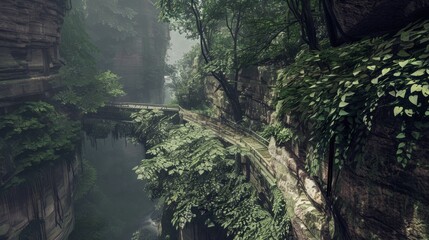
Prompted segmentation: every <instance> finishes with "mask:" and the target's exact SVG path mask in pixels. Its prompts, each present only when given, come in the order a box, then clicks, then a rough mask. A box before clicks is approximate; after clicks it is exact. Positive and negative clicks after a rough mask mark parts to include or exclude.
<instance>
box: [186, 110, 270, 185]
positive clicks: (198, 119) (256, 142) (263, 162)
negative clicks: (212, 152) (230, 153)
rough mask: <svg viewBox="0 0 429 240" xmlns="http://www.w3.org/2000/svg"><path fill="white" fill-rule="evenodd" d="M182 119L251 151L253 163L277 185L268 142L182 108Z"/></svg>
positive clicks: (227, 123)
mask: <svg viewBox="0 0 429 240" xmlns="http://www.w3.org/2000/svg"><path fill="white" fill-rule="evenodd" d="M180 114H181V116H182V118H183V119H184V120H186V121H188V122H193V123H196V124H199V125H201V126H203V127H207V128H208V129H210V130H212V131H213V132H214V133H215V134H216V135H217V136H219V137H220V138H222V139H224V140H225V141H227V142H229V143H231V144H234V145H238V146H241V147H244V148H246V149H248V150H250V154H251V157H252V158H253V159H252V160H253V163H254V164H255V165H257V166H258V168H259V170H260V171H261V173H262V174H263V175H264V177H265V178H266V180H267V181H268V182H269V184H270V185H271V186H273V185H275V184H276V179H275V173H274V171H273V168H272V167H271V155H270V153H269V152H268V141H267V140H265V141H263V140H262V139H261V138H262V137H261V136H259V135H256V136H255V134H256V133H253V132H251V131H245V130H244V129H243V128H240V127H239V126H238V125H236V126H234V123H232V122H226V121H225V120H219V119H214V118H210V117H207V116H203V115H200V114H197V113H194V112H191V111H189V110H185V109H183V108H180Z"/></svg>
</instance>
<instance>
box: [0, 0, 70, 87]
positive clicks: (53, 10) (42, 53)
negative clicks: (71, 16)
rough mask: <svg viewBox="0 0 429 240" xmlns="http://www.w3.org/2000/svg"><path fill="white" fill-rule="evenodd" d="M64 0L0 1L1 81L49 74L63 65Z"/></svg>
mask: <svg viewBox="0 0 429 240" xmlns="http://www.w3.org/2000/svg"><path fill="white" fill-rule="evenodd" d="M64 4H65V1H62V0H61V1H56V0H3V1H1V3H0V81H1V80H10V79H19V78H30V77H34V76H47V75H49V74H52V73H55V72H56V71H57V70H58V68H59V67H60V65H61V64H60V61H59V54H58V45H59V41H60V27H61V24H62V22H63V17H64V11H65V9H64Z"/></svg>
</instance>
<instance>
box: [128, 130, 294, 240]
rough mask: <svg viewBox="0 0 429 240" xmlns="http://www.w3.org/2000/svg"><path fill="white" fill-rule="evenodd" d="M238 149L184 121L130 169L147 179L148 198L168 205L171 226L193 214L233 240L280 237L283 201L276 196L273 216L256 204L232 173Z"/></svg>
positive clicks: (283, 226) (284, 230) (242, 181)
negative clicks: (162, 201)
mask: <svg viewBox="0 0 429 240" xmlns="http://www.w3.org/2000/svg"><path fill="white" fill-rule="evenodd" d="M240 152H241V149H239V148H238V147H236V146H230V147H225V146H224V145H223V143H222V142H221V141H220V140H219V139H217V138H216V136H215V135H214V134H213V133H212V132H210V131H207V130H204V129H203V128H201V127H199V126H196V125H193V124H186V125H184V126H180V127H178V128H173V129H171V130H170V131H169V133H168V136H167V137H166V138H165V139H164V140H163V141H161V142H159V143H158V144H157V145H156V146H154V147H152V148H151V149H150V150H149V151H148V153H149V154H150V155H151V156H153V157H152V158H150V159H146V160H143V161H142V163H141V165H140V166H138V167H136V168H135V171H136V173H137V174H138V178H139V179H145V180H147V181H148V183H147V185H146V186H147V187H148V188H149V189H150V191H151V193H152V197H154V198H159V197H162V198H163V199H165V203H166V204H167V205H169V206H171V207H173V218H172V223H173V225H174V226H176V227H177V228H184V227H185V226H186V224H188V223H191V222H192V221H193V220H195V219H197V218H198V219H205V224H206V225H207V226H208V227H213V226H220V227H221V228H223V229H226V230H227V232H228V234H229V235H231V236H233V237H234V239H285V238H286V236H287V234H288V232H287V230H288V228H287V227H286V226H288V224H289V221H288V219H287V217H286V212H285V207H284V201H281V200H276V204H275V205H274V206H275V207H274V209H275V210H274V216H273V215H271V213H270V212H269V211H267V210H265V209H264V208H262V207H261V206H260V205H259V204H258V203H257V201H258V200H257V196H256V192H255V190H254V188H253V187H252V186H251V185H250V183H247V182H246V181H245V178H244V177H243V176H241V175H239V174H238V173H237V169H236V167H237V166H236V160H235V159H234V156H235V155H236V154H237V153H240ZM276 196H278V195H276ZM280 197H281V195H280ZM281 198H282V197H281ZM282 204H283V205H282Z"/></svg>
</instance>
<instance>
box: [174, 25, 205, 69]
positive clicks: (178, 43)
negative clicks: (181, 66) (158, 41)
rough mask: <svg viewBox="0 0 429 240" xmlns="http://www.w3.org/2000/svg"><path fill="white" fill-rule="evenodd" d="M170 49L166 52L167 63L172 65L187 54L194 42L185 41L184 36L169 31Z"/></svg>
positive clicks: (195, 42)
mask: <svg viewBox="0 0 429 240" xmlns="http://www.w3.org/2000/svg"><path fill="white" fill-rule="evenodd" d="M170 38H171V39H170V48H169V49H168V50H167V56H168V57H167V63H168V64H174V63H176V62H177V61H178V60H180V59H181V58H182V57H183V55H184V54H185V53H187V52H189V51H190V50H191V48H192V46H194V45H195V44H197V43H198V42H197V41H196V40H190V39H186V37H185V36H184V35H181V34H179V32H177V31H173V30H172V31H170Z"/></svg>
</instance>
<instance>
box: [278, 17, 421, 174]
mask: <svg viewBox="0 0 429 240" xmlns="http://www.w3.org/2000/svg"><path fill="white" fill-rule="evenodd" d="M428 43H429V22H428V21H424V22H420V23H416V24H410V25H409V26H407V27H405V28H404V29H402V30H400V31H399V32H398V33H397V34H395V35H394V36H385V37H380V38H375V39H368V40H363V41H360V42H357V43H353V44H349V45H345V46H343V47H340V48H335V49H334V48H326V49H324V50H322V51H317V52H316V51H314V52H313V51H302V52H301V53H300V54H299V55H298V57H297V59H296V62H295V63H293V64H292V65H290V66H289V67H288V68H286V69H285V70H284V71H282V72H281V73H280V75H279V82H278V97H277V111H278V117H279V120H280V121H282V120H283V118H284V117H285V115H291V116H292V117H293V118H295V119H296V120H297V121H299V122H300V123H301V125H302V126H307V127H308V129H307V130H308V131H309V133H310V136H311V137H310V139H309V140H310V142H311V144H312V146H314V152H313V154H311V156H310V158H309V160H308V166H309V168H310V170H312V171H313V172H317V171H318V169H319V166H320V161H323V159H324V157H323V156H325V154H326V152H327V150H328V146H329V142H330V141H331V139H334V141H335V146H336V152H335V161H336V164H337V165H338V166H340V167H341V166H342V165H343V164H344V163H345V162H348V163H353V162H359V161H360V160H361V158H360V156H361V153H362V150H363V148H364V147H365V141H366V137H367V136H368V134H370V133H371V131H372V130H373V129H372V128H373V126H374V125H375V124H376V123H377V124H382V123H381V122H377V120H378V119H377V117H378V118H379V116H380V115H383V116H387V117H388V118H389V119H391V121H392V122H394V124H393V125H394V128H395V133H394V135H393V136H394V138H396V141H397V148H396V149H397V151H396V159H397V162H398V163H400V164H401V165H402V166H404V167H405V166H406V165H407V164H409V163H410V162H412V152H413V150H415V147H416V143H417V142H418V141H419V140H421V139H422V137H423V136H424V134H425V133H427V131H428V129H429V121H428V120H429V108H428V106H429V105H428V100H429V82H428V75H429V61H428V57H429V48H428V47H427V46H428ZM305 128H306V127H305Z"/></svg>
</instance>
